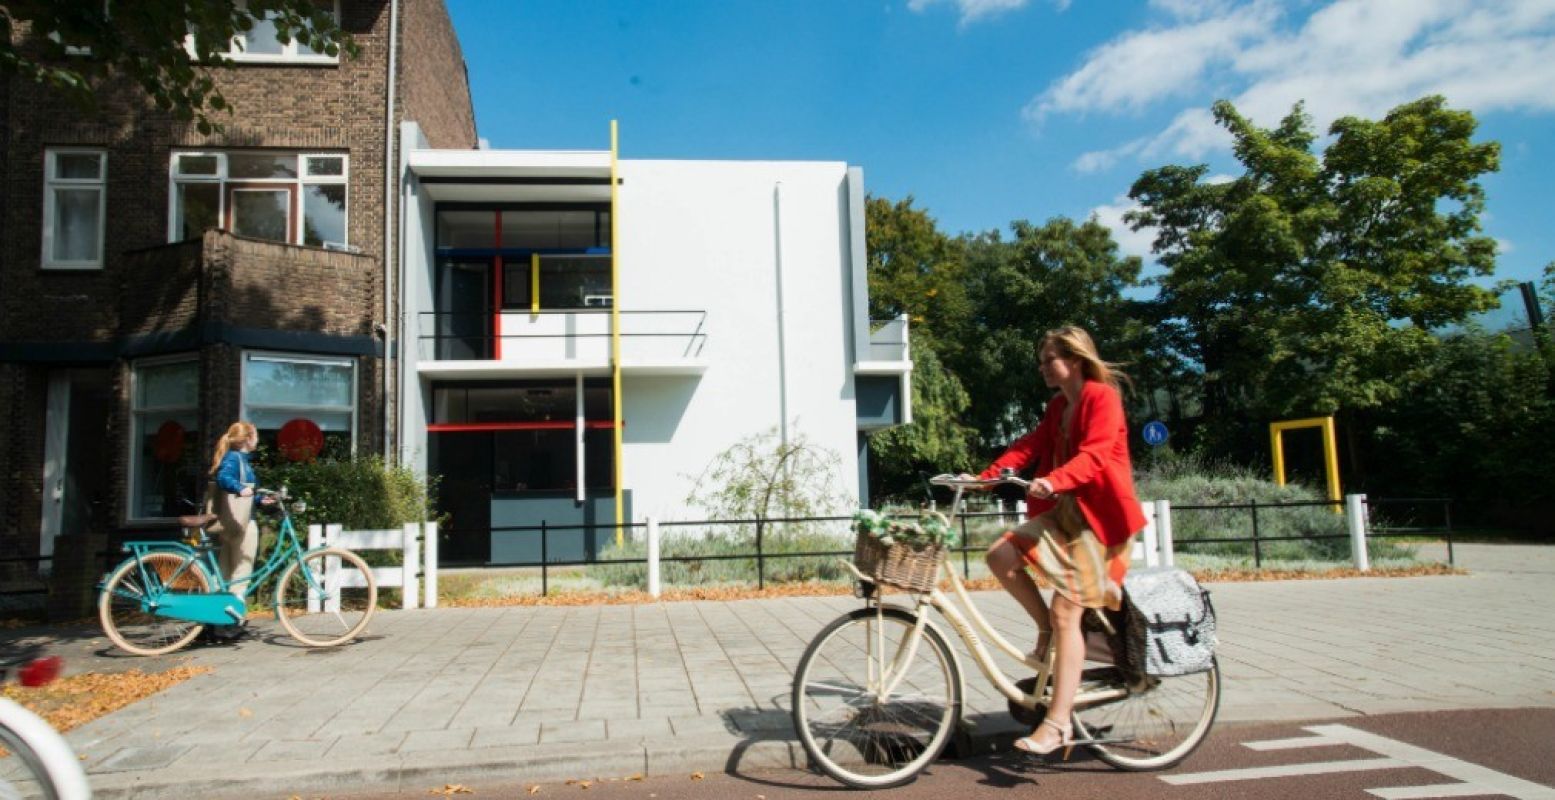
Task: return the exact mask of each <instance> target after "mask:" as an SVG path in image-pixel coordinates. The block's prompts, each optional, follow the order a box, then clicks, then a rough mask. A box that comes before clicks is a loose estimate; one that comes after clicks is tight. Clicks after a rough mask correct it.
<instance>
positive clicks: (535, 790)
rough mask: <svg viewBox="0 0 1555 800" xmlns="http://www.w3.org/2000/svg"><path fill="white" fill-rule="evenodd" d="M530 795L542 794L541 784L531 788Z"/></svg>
mask: <svg viewBox="0 0 1555 800" xmlns="http://www.w3.org/2000/svg"><path fill="white" fill-rule="evenodd" d="M529 793H530V794H539V793H540V784H538V783H537V784H535V785H533V786H531V787H529Z"/></svg>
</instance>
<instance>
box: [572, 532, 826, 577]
mask: <svg viewBox="0 0 1555 800" xmlns="http://www.w3.org/2000/svg"><path fill="white" fill-rule="evenodd" d="M846 524H847V522H846V520H839V521H835V522H831V523H826V522H809V523H792V524H780V525H774V526H772V527H771V533H770V535H767V536H764V537H763V539H762V552H763V553H765V554H766V555H768V556H771V557H769V558H767V559H766V562H765V568H764V570H765V574H766V580H767V582H769V583H796V582H804V581H828V582H831V581H847V580H851V579H852V573H849V572H848V571H847V570H846V569H845V568H844V567H843V566H842V564H841V563H840V561H841V560H842V559H844V558H846V557H848V556H851V555H852V553H853V534H851V533H849V532H848V531H847V530H846ZM785 553H840V554H845V555H830V556H799V557H792V558H787V557H783V554H785ZM755 554H756V541H755V536H754V534H753V532H752V526H734V525H723V526H712V525H709V526H707V527H706V528H705V529H696V530H692V531H687V532H683V533H675V534H671V535H667V536H665V538H664V540H663V541H662V542H660V555H661V556H662V557H664V558H672V557H692V556H696V557H708V558H710V559H711V560H707V561H662V562H661V566H660V573H659V580H660V581H661V582H662V583H663V585H664V586H667V587H670V586H679V587H687V586H724V585H736V584H738V585H744V584H755V583H756V567H757V564H756V556H755ZM647 555H648V546H647V544H646V543H645V542H643V541H641V540H628V541H626V542H624V543H623V544H622V545H620V546H616V545H611V547H609V548H608V549H606V550H605V551H604V552H602V553H601V554H600V559H601V560H608V559H634V558H646V557H647ZM591 574H592V576H593V577H594V578H595V579H597V580H599V581H600V582H601V583H603V584H605V585H606V586H622V587H633V588H644V589H645V588H647V585H648V568H647V567H646V566H645V565H642V564H609V565H599V566H595V567H594V568H593V570H592V573H591Z"/></svg>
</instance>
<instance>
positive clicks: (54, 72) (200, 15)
mask: <svg viewBox="0 0 1555 800" xmlns="http://www.w3.org/2000/svg"><path fill="white" fill-rule="evenodd" d="M331 7H332V5H331V4H330V3H327V2H319V3H314V2H311V1H310V0H202V2H195V3H190V2H185V0H133V2H120V3H114V2H112V0H20V2H17V1H16V0H10V1H8V2H6V3H4V4H3V5H0V75H17V76H20V77H22V78H26V79H29V80H33V81H36V82H38V83H44V84H48V85H50V86H53V87H54V88H56V89H58V90H60V91H61V92H63V93H64V94H65V95H67V96H69V97H71V98H72V99H74V100H75V101H76V102H77V103H79V104H80V105H81V106H82V107H84V108H90V107H92V106H93V104H94V89H95V87H96V85H97V84H98V83H100V82H101V80H102V79H103V78H105V77H107V76H110V75H122V76H125V77H127V78H128V79H130V80H132V81H133V82H134V83H135V84H136V85H138V86H139V87H140V88H141V89H143V90H145V92H146V94H147V95H149V96H150V97H151V99H152V100H153V101H154V102H155V103H156V104H157V106H158V107H159V108H161V109H163V110H166V111H170V112H172V113H173V115H174V116H175V117H177V118H178V119H183V120H194V121H195V124H196V126H197V127H198V129H199V130H200V132H201V133H210V132H212V131H214V130H216V129H218V128H219V125H218V124H217V123H216V122H214V121H213V120H212V119H211V114H212V113H214V112H223V111H225V112H227V113H231V106H230V105H229V104H228V102H227V99H226V97H225V96H224V95H223V94H222V93H221V89H220V88H219V87H218V86H217V85H216V81H215V80H214V79H213V78H212V76H211V71H212V69H213V68H226V67H230V66H231V65H232V61H231V60H230V59H229V58H227V55H226V54H227V51H228V50H229V49H230V47H231V44H232V41H233V37H235V36H237V35H238V34H240V33H243V32H247V31H251V30H253V29H254V27H255V23H256V22H260V21H265V22H268V23H270V24H271V25H273V27H274V29H275V38H276V40H277V41H280V42H283V43H289V42H291V41H292V40H294V39H295V40H296V41H298V42H300V43H303V44H306V45H307V46H308V47H310V48H311V49H313V50H314V51H316V52H319V53H326V54H328V55H331V56H335V55H339V54H340V53H341V52H345V53H347V54H348V55H350V56H352V57H355V56H356V54H357V52H358V48H357V46H356V43H355V42H354V41H353V40H352V38H351V36H350V35H349V34H347V33H345V32H344V31H343V30H341V28H340V26H339V24H338V23H337V21H336V20H335V19H334V17H333V13H332V11H331ZM27 33H31V34H34V35H32V36H30V37H26V36H25V34H27Z"/></svg>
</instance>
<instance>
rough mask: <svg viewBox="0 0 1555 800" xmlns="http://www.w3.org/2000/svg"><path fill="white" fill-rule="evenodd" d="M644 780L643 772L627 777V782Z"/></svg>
mask: <svg viewBox="0 0 1555 800" xmlns="http://www.w3.org/2000/svg"><path fill="white" fill-rule="evenodd" d="M642 779H643V774H642V773H641V772H634V773H632V774H631V775H630V776H628V777H627V780H629V781H640V780H642Z"/></svg>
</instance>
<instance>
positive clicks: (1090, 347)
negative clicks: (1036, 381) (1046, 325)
mask: <svg viewBox="0 0 1555 800" xmlns="http://www.w3.org/2000/svg"><path fill="white" fill-rule="evenodd" d="M1048 345H1052V346H1053V350H1054V351H1056V352H1057V353H1058V355H1059V357H1060V358H1068V359H1073V360H1076V361H1079V362H1080V374H1081V375H1084V376H1085V378H1086V380H1092V381H1097V382H1099V383H1105V384H1107V385H1108V386H1111V387H1112V388H1114V389H1117V388H1119V384H1120V383H1122V384H1126V385H1127V386H1128V387H1129V388H1130V389H1132V388H1134V381H1133V380H1132V379H1130V378H1129V376H1127V375H1125V374H1123V372H1122V371H1121V370H1119V369H1118V366H1119V365H1118V364H1114V363H1112V362H1110V361H1103V360H1102V358H1101V354H1100V353H1098V352H1096V343H1095V342H1093V341H1091V335H1090V334H1089V333H1086V332H1085V329H1084V328H1081V327H1080V326H1078V325H1065V326H1063V327H1062V328H1054V329H1053V330H1050V331H1048V332H1047V333H1045V334H1043V335H1042V340H1041V341H1040V342H1038V343H1037V359H1038V360H1039V361H1040V360H1041V359H1042V351H1043V350H1044V349H1046V348H1047V346H1048Z"/></svg>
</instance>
